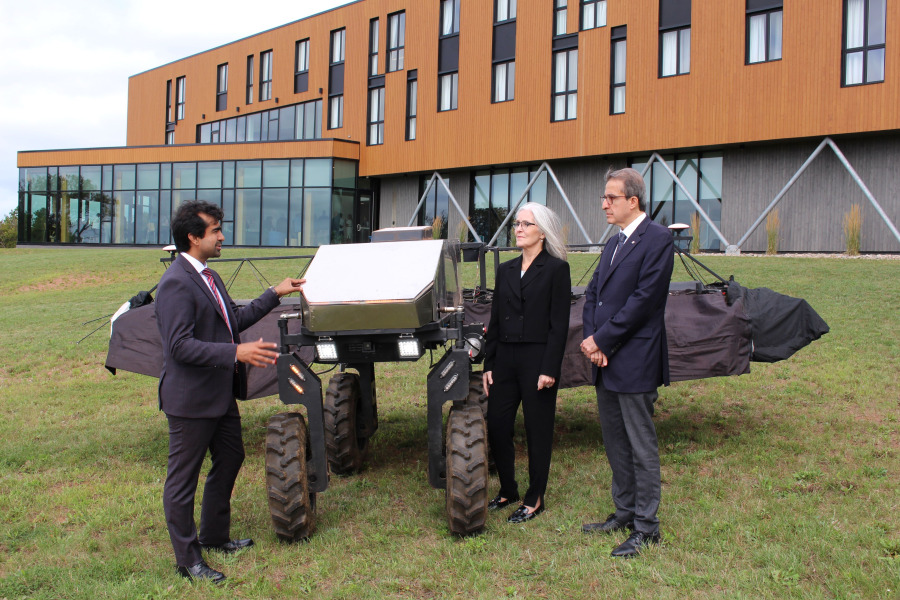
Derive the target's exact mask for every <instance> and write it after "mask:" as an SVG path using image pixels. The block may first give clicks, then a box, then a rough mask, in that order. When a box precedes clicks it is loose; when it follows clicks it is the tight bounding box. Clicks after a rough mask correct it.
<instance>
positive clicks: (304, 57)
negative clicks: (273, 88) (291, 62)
mask: <svg viewBox="0 0 900 600" xmlns="http://www.w3.org/2000/svg"><path fill="white" fill-rule="evenodd" d="M294 54H295V55H296V58H295V67H294V93H295V94H302V93H303V92H305V91H307V90H308V89H309V40H308V39H306V40H300V41H299V42H297V47H296V48H295V53H294Z"/></svg>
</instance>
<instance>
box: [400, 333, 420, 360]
mask: <svg viewBox="0 0 900 600" xmlns="http://www.w3.org/2000/svg"><path fill="white" fill-rule="evenodd" d="M397 350H399V352H400V358H419V357H420V356H422V351H421V349H420V347H419V340H417V339H416V338H414V337H412V336H410V337H401V338H400V339H399V340H398V341H397Z"/></svg>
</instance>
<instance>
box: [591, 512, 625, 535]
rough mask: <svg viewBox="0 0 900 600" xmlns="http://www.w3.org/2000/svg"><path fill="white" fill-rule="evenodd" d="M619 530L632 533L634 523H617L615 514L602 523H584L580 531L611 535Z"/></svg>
mask: <svg viewBox="0 0 900 600" xmlns="http://www.w3.org/2000/svg"><path fill="white" fill-rule="evenodd" d="M621 529H630V530H632V531H634V521H633V520H632V521H628V522H627V523H622V522H621V521H617V520H616V513H613V514H611V515H609V516H608V517H606V520H605V521H604V522H602V523H585V524H584V525H582V526H581V531H583V532H584V533H612V532H614V531H619V530H621Z"/></svg>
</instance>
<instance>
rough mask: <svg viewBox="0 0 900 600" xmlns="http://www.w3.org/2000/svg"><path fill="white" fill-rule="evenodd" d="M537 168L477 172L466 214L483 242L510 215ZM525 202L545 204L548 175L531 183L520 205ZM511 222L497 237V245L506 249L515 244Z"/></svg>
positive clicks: (489, 237)
mask: <svg viewBox="0 0 900 600" xmlns="http://www.w3.org/2000/svg"><path fill="white" fill-rule="evenodd" d="M537 170H538V167H516V168H514V169H492V170H484V171H476V172H475V177H474V180H473V190H472V196H471V198H472V200H471V204H470V206H469V215H470V219H471V221H472V227H474V229H475V231H477V232H478V235H479V236H481V239H483V240H484V241H485V242H487V241H488V240H490V239H491V238H492V237H493V236H494V233H495V232H496V231H497V229H499V228H500V225H501V223H502V222H503V219H505V218H506V215H508V214H509V211H510V210H512V209H513V208H514V207H515V206H516V203H517V202H518V201H519V198H521V197H522V194H524V193H525V188H526V187H528V182H529V181H531V178H532V177H533V176H534V174H535V173H536V172H537ZM526 202H537V203H538V204H543V205H545V206H546V204H547V173H546V172H544V173H541V176H540V177H539V178H538V179H537V181H535V182H534V185H533V186H531V189H530V190H529V191H528V197H527V198H525V199H523V200H522V202H521V203H520V204H519V206H522V205H523V204H525V203H526ZM511 223H512V219H510V221H509V222H508V223H507V224H506V228H505V229H504V231H503V232H502V233H501V234H500V236H499V237H498V238H497V241H496V242H495V244H496V245H497V246H509V245H510V244H511V243H512V244H515V233H514V232H513V229H512V225H511Z"/></svg>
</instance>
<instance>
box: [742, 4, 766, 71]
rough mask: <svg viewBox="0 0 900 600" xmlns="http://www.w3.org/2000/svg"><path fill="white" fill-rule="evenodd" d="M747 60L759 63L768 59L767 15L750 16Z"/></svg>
mask: <svg viewBox="0 0 900 600" xmlns="http://www.w3.org/2000/svg"><path fill="white" fill-rule="evenodd" d="M747 36H748V40H747V42H748V46H749V48H748V56H747V62H749V63H758V62H763V61H765V60H766V15H753V16H752V17H750V30H749V31H748V32H747Z"/></svg>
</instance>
